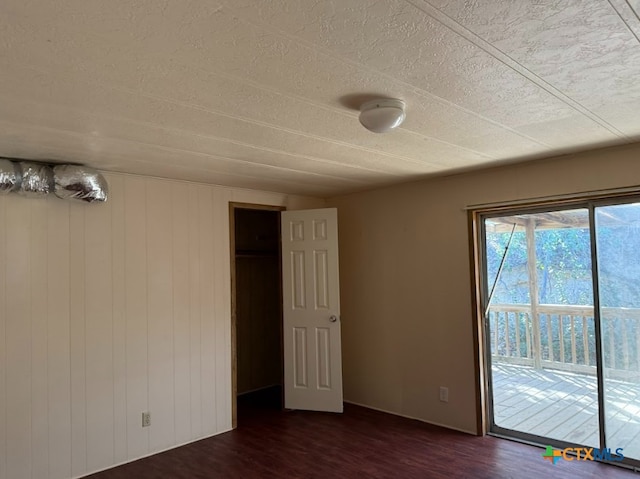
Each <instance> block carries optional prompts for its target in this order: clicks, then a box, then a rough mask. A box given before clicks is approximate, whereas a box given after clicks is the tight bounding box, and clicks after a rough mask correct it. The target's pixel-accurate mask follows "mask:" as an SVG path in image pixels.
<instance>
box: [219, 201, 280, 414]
mask: <svg viewBox="0 0 640 479" xmlns="http://www.w3.org/2000/svg"><path fill="white" fill-rule="evenodd" d="M231 213H232V239H233V241H232V245H233V259H232V261H233V265H232V282H233V295H234V302H233V313H234V314H233V323H234V326H235V328H233V329H234V330H235V358H234V359H235V365H236V367H235V388H234V389H235V393H234V394H235V396H236V397H235V398H234V401H235V402H236V405H237V408H236V415H237V418H238V420H239V421H240V424H241V423H242V417H243V415H245V414H250V412H251V411H252V410H256V409H264V408H269V409H282V405H283V402H282V379H283V360H282V306H281V303H282V301H281V298H282V294H281V284H282V282H281V266H280V265H281V261H280V208H275V209H274V208H271V207H267V208H261V207H257V206H244V205H232V210H231ZM235 425H236V423H235V421H234V426H235Z"/></svg>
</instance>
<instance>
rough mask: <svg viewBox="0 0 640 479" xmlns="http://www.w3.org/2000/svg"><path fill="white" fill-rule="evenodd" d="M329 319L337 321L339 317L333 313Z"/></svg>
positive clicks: (333, 321)
mask: <svg viewBox="0 0 640 479" xmlns="http://www.w3.org/2000/svg"><path fill="white" fill-rule="evenodd" d="M329 321H331V322H332V323H335V322H336V321H338V317H337V316H336V315H335V314H332V315H331V316H329Z"/></svg>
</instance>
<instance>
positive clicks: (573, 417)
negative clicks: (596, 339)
mask: <svg viewBox="0 0 640 479" xmlns="http://www.w3.org/2000/svg"><path fill="white" fill-rule="evenodd" d="M492 375H493V395H494V416H495V423H496V425H498V426H500V427H503V428H506V429H512V430H515V431H521V432H526V433H529V434H535V435H538V436H544V437H550V438H554V439H558V440H562V441H567V442H571V443H576V444H581V445H586V446H589V447H599V436H598V393H597V382H596V378H595V377H594V376H590V375H586V374H576V373H569V372H563V371H554V370H549V369H534V368H532V367H527V366H514V365H509V364H504V363H500V362H498V361H494V363H493V366H492ZM606 385H607V387H606V389H607V398H608V401H607V411H606V415H607V437H608V441H607V446H608V447H610V448H612V449H615V448H618V447H622V448H624V455H625V456H626V457H630V458H634V459H640V384H638V383H631V382H624V381H613V380H608V381H607V382H606Z"/></svg>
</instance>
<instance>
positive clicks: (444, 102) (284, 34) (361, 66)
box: [223, 2, 552, 148]
mask: <svg viewBox="0 0 640 479" xmlns="http://www.w3.org/2000/svg"><path fill="white" fill-rule="evenodd" d="M223 3H224V5H225V8H227V9H228V10H229V11H232V12H234V13H235V14H236V15H237V16H238V17H239V18H241V19H242V21H243V22H245V23H248V24H250V25H253V26H256V27H259V28H263V29H265V30H268V31H270V32H272V33H274V34H276V35H279V36H281V37H284V38H287V39H288V40H290V41H292V42H296V43H299V44H302V45H304V46H305V47H306V48H308V49H309V50H312V51H314V52H316V53H318V54H320V55H323V56H325V57H327V58H331V59H334V60H338V61H340V62H342V63H344V64H346V65H350V66H353V67H355V68H358V69H360V70H365V71H368V72H370V73H372V74H374V75H377V76H381V77H384V78H386V79H387V80H389V81H391V82H393V83H396V84H397V85H398V87H403V88H405V89H410V90H412V91H413V92H414V93H415V94H417V95H420V96H421V97H423V98H426V99H429V100H433V101H436V102H438V103H440V104H442V105H444V106H446V107H448V108H452V109H455V110H457V111H459V112H461V113H464V114H466V115H470V116H473V117H475V118H477V119H480V120H482V121H485V122H487V123H491V124H492V125H493V126H497V127H499V128H502V129H505V130H508V131H509V132H511V133H513V134H514V135H517V136H520V137H522V138H524V139H526V140H529V141H532V142H535V143H537V144H539V145H540V146H544V147H547V148H551V147H552V146H551V145H549V144H546V143H544V142H542V141H540V140H539V139H536V138H533V137H531V136H529V135H526V134H524V133H522V132H520V131H518V130H516V129H514V128H511V127H509V126H507V125H505V124H504V123H501V122H499V121H495V120H493V119H491V118H488V117H486V116H484V115H482V114H481V113H479V112H476V111H473V110H471V109H468V108H465V107H464V106H462V105H458V104H457V103H454V102H451V101H449V100H447V99H446V98H442V97H441V96H438V95H436V94H434V93H432V92H430V91H428V90H424V89H423V88H420V87H418V86H416V85H414V84H412V83H407V82H405V81H403V80H400V79H399V78H396V77H393V76H391V75H389V74H387V73H385V72H383V71H380V70H377V69H375V68H372V67H370V66H368V65H366V64H363V63H360V62H357V61H353V60H351V59H349V58H346V57H344V56H341V55H339V54H337V53H336V52H334V51H331V50H328V49H326V48H323V47H320V46H318V45H316V44H313V43H310V42H308V41H306V40H305V39H303V38H300V37H298V36H295V35H292V34H289V33H287V32H285V31H283V30H281V29H278V28H275V27H273V26H272V25H269V24H267V23H263V22H255V21H252V20H249V19H248V18H246V16H244V15H242V12H239V11H238V10H237V9H235V8H234V7H233V6H232V5H229V4H228V3H227V2H223ZM409 3H410V4H411V2H409ZM411 5H412V6H414V7H415V5H413V4H411ZM418 11H420V12H422V13H424V14H427V13H426V12H424V11H422V10H420V9H418ZM434 20H436V21H439V20H438V19H437V18H434ZM445 26H446V25H445ZM455 33H458V32H455ZM487 53H488V52H487ZM398 89H400V88H398ZM399 129H403V130H406V129H407V128H406V127H402V126H401V127H399Z"/></svg>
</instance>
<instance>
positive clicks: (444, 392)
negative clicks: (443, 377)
mask: <svg viewBox="0 0 640 479" xmlns="http://www.w3.org/2000/svg"><path fill="white" fill-rule="evenodd" d="M440 401H442V402H449V388H446V387H444V386H440Z"/></svg>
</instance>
